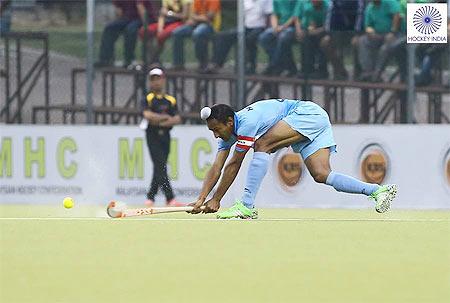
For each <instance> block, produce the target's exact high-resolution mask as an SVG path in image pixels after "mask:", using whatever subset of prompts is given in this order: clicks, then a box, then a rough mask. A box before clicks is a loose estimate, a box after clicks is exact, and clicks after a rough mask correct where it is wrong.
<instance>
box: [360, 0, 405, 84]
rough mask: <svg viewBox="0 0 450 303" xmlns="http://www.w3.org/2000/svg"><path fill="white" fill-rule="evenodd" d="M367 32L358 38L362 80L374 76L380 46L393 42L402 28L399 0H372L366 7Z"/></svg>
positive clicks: (368, 79) (370, 78) (367, 79)
mask: <svg viewBox="0 0 450 303" xmlns="http://www.w3.org/2000/svg"><path fill="white" fill-rule="evenodd" d="M364 21H365V34H364V35H363V36H362V37H360V38H359V39H358V45H357V48H358V61H359V64H360V66H361V71H362V73H361V75H360V80H362V81H370V80H372V79H373V77H374V71H375V65H376V60H377V58H378V56H379V52H380V48H381V46H382V45H383V44H385V43H392V42H393V41H394V40H395V38H396V36H397V35H398V32H399V30H400V3H399V0H372V1H371V3H369V5H368V6H367V8H366V11H365V16H364Z"/></svg>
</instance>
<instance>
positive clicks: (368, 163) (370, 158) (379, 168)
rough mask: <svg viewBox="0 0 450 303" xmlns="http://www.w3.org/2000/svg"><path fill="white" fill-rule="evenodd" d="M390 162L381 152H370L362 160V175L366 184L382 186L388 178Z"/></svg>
mask: <svg viewBox="0 0 450 303" xmlns="http://www.w3.org/2000/svg"><path fill="white" fill-rule="evenodd" d="M387 165H388V161H387V158H386V156H385V154H384V153H383V152H382V151H380V150H373V151H369V153H367V154H366V155H365V157H364V158H363V159H362V163H361V175H362V178H363V179H364V181H365V182H369V183H377V184H381V183H383V181H384V178H385V177H386V172H387Z"/></svg>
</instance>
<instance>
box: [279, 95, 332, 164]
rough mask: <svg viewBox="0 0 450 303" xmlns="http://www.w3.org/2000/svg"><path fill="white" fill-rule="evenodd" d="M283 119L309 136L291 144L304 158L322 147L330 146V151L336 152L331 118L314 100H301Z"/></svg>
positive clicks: (294, 128) (296, 129)
mask: <svg viewBox="0 0 450 303" xmlns="http://www.w3.org/2000/svg"><path fill="white" fill-rule="evenodd" d="M283 121H284V122H286V123H287V124H289V126H290V127H292V129H293V130H295V131H297V132H299V133H300V134H302V135H303V136H305V137H307V138H308V140H304V141H301V142H298V143H295V144H292V145H291V147H292V149H293V150H294V152H296V153H300V154H301V155H302V158H303V159H304V160H305V159H306V158H308V157H309V156H311V155H312V154H314V153H315V152H316V151H318V150H319V149H322V148H330V152H332V153H334V152H336V143H335V142H334V138H333V130H332V129H331V123H330V118H329V117H328V114H327V112H326V111H325V110H324V109H323V108H322V107H320V106H319V105H317V104H315V103H314V102H310V101H300V102H299V104H298V106H297V107H295V108H294V109H292V110H291V111H290V112H289V113H288V115H287V116H286V117H284V118H283Z"/></svg>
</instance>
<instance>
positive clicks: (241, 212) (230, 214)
mask: <svg viewBox="0 0 450 303" xmlns="http://www.w3.org/2000/svg"><path fill="white" fill-rule="evenodd" d="M301 140H306V138H305V137H303V136H302V135H301V134H299V133H298V132H296V131H295V130H293V129H292V128H291V127H290V126H289V125H288V124H287V123H286V122H284V121H279V122H278V123H277V124H275V125H274V126H273V127H272V128H271V129H269V131H267V133H265V134H264V135H263V136H262V137H261V138H259V139H258V140H256V142H255V146H254V149H255V152H254V153H253V158H252V160H251V162H250V166H249V168H248V173H247V180H246V183H245V188H244V194H243V195H242V198H241V200H238V201H237V202H236V204H235V205H234V206H233V207H231V208H230V209H228V210H226V211H223V212H219V213H218V214H217V218H219V219H231V218H244V219H249V218H253V219H255V218H256V217H257V215H258V213H257V211H256V210H255V209H254V202H255V197H256V194H257V192H258V190H259V187H260V186H261V182H262V180H263V178H264V176H265V175H266V173H267V169H268V166H269V154H270V153H271V152H273V151H275V150H278V149H280V148H282V147H286V146H289V145H291V144H293V143H295V142H298V141H301Z"/></svg>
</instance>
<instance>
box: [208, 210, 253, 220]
mask: <svg viewBox="0 0 450 303" xmlns="http://www.w3.org/2000/svg"><path fill="white" fill-rule="evenodd" d="M216 218H217V219H219V220H255V219H258V211H257V210H255V212H254V213H253V215H252V216H251V217H247V216H243V215H238V216H236V217H230V218H221V217H219V216H216Z"/></svg>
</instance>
